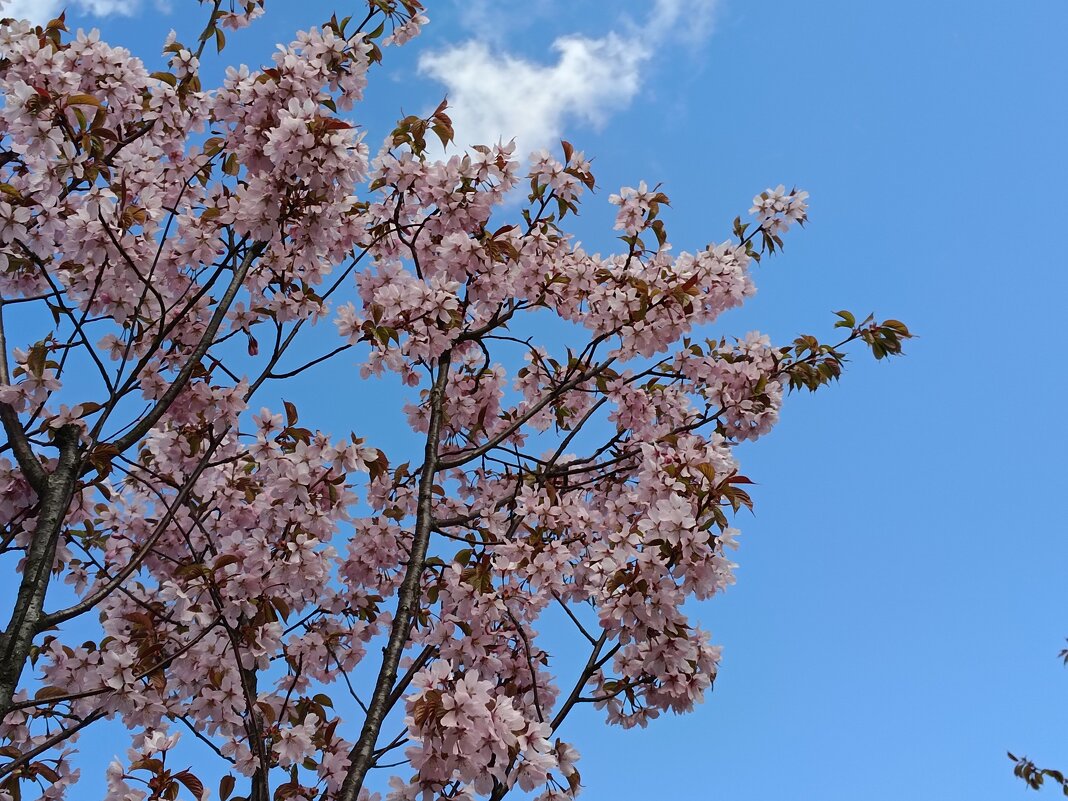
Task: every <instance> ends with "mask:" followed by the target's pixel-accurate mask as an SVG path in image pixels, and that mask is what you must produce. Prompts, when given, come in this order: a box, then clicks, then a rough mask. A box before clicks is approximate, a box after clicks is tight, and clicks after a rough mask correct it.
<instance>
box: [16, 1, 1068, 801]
mask: <svg viewBox="0 0 1068 801" xmlns="http://www.w3.org/2000/svg"><path fill="white" fill-rule="evenodd" d="M48 5H49V3H48V2H45V0H29V2H28V5H27V2H26V0H22V9H23V10H25V9H27V8H28V9H29V10H30V11H31V12H34V11H36V12H40V11H41V10H42V9H43V7H45V6H48ZM353 5H354V6H355V5H356V4H353ZM430 5H431V7H430V15H431V17H432V23H431V25H430V26H428V28H427V29H426V32H425V34H424V36H423V37H421V38H420V39H419V40H416V41H415V42H413V43H412V44H411V45H409V46H408V47H406V48H404V49H403V50H402V51H399V52H393V53H390V54H389V57H388V59H387V63H386V65H385V67H384V68H383V69H382V70H381V72H380V73H379V74H378V75H376V76H375V77H374V78H373V79H372V84H371V90H370V93H369V98H368V102H367V103H366V105H365V106H364V107H363V108H362V109H358V112H357V114H358V119H359V121H360V122H361V123H362V124H364V125H366V126H367V128H368V130H369V136H370V141H371V142H372V143H374V144H377V142H378V141H380V139H381V137H382V136H384V134H385V133H386V132H387V131H388V129H389V127H390V122H391V121H392V120H393V119H396V118H397V117H398V116H400V115H401V113H402V112H403V113H412V112H422V111H424V110H427V109H429V108H430V107H432V106H433V104H436V102H437V101H438V100H439V99H440V98H441V96H442V95H443V94H444V93H445V92H446V90H447V91H448V92H449V94H450V96H451V98H452V99H453V100H454V101H455V102H456V103H457V104H458V108H457V110H456V116H457V119H458V121H460V122H462V123H463V124H462V125H461V126H460V127H459V130H458V134H459V136H460V137H461V138H464V137H465V130H466V131H468V132H472V134H471V135H472V136H484V135H485V133H486V132H487V131H490V132H492V130H493V127H494V126H506V125H509V124H511V125H513V129H512V130H509V129H507V128H504V129H502V130H500V131H498V133H500V134H505V135H507V136H510V135H512V134H515V133H518V134H521V135H522V136H523V137H525V138H524V139H523V143H524V144H526V143H530V144H541V143H542V141H547V142H551V141H554V140H555V139H556V138H558V137H559V136H560V135H563V136H566V138H568V139H569V140H571V141H572V142H574V143H575V144H576V146H577V147H579V148H580V149H582V150H585V151H586V153H587V154H588V155H592V156H595V157H596V160H595V161H594V168H595V170H594V171H595V174H596V175H597V178H598V182H599V185H600V187H601V188H600V190H599V192H598V194H597V195H596V196H594V197H593V198H591V199H589V200H588V201H587V203H586V205H585V207H584V208H585V211H584V216H583V218H581V219H580V221H579V225H578V231H579V233H580V235H581V237H582V239H583V240H585V241H586V242H587V243H588V244H589V245H590V246H591V248H607V247H609V246H610V244H611V237H612V233H613V232H612V231H611V219H612V210H611V208H610V207H609V206H608V204H607V195H608V194H609V193H610V192H612V191H615V190H616V189H617V188H618V186H620V185H623V184H627V185H635V184H636V182H637V181H638V180H641V179H644V180H647V181H649V182H650V183H655V182H657V181H660V182H663V185H664V189H665V191H666V192H667V193H668V194H669V195H670V196H671V199H672V210H671V212H670V214H669V216H668V223H669V230H670V231H671V234H672V240H673V241H674V242H675V243H676V244H677V246H679V247H680V248H693V247H700V246H701V245H702V244H704V243H705V242H707V241H710V240H717V241H718V240H722V239H724V238H726V237H727V235H728V234H729V227H730V220H732V219H733V218H734V216H735V215H736V214H739V213H741V214H744V213H745V211H746V209H748V207H749V205H750V199H751V197H752V196H753V194H754V193H756V192H759V191H760V190H761V189H763V188H764V187H766V186H774V185H776V184H779V183H785V184H787V185H788V186H789V185H791V184H795V185H797V186H799V187H802V188H804V189H806V190H808V191H809V192H810V193H811V195H812V201H811V204H812V205H811V212H810V218H811V222H810V224H809V225H808V226H807V228H806V229H805V230H804V231H797V232H791V234H790V237H789V240H788V241H787V249H786V253H785V255H783V256H781V257H778V258H775V259H772V260H770V261H767V262H765V264H764V265H763V266H761V267H760V268H759V270H758V274H757V280H758V285H759V293H758V295H757V297H756V298H755V299H754V301H753V302H752V303H750V304H749V305H748V306H747V307H746V308H745V309H743V310H740V311H739V312H736V313H731V314H730V315H727V316H725V317H724V318H722V320H721V322H720V323H719V324H717V327H716V333H717V335H718V334H720V333H726V334H742V333H744V332H745V331H748V330H751V329H753V328H760V329H761V330H764V331H766V332H767V333H769V334H771V335H772V337H773V338H775V339H780V340H781V339H788V338H792V337H793V336H794V335H795V334H797V333H802V332H806V333H807V332H812V333H816V334H821V335H822V334H825V333H827V332H829V331H830V330H831V325H832V314H831V312H832V310H835V309H840V308H848V309H852V310H853V311H856V312H858V313H860V314H865V313H867V312H868V311H874V312H876V314H877V315H881V316H889V317H896V318H899V319H902V320H904V321H906V322H907V323H908V324H909V326H910V327H911V328H912V329H913V330H914V331H915V332H916V333H917V334H918V335H919V339H917V340H914V341H913V342H911V343H910V344H909V346H908V356H907V358H905V359H903V360H899V361H896V362H894V363H893V364H886V363H874V362H871V361H870V360H866V359H864V358H860V357H861V354H858V359H857V360H856V361H855V363H853V364H852V365H851V366H850V367H849V368H848V370H847V373H846V376H845V377H844V379H843V381H842V383H841V384H840V385H838V386H836V387H832V388H830V389H829V390H826V391H823V392H820V393H818V394H817V395H816V396H814V397H808V396H805V397H802V396H796V397H793V398H791V399H790V402H789V403H788V404H787V407H786V409H785V411H784V414H783V416H782V422H781V424H780V425H779V427H778V428H777V429H776V431H775V432H773V434H772V435H771V436H769V437H768V438H766V439H763V440H761V441H759V442H757V443H755V444H753V445H747V446H745V447H744V448H743V449H742V450H741V457H742V459H743V464H744V471H745V472H746V474H747V475H749V476H750V477H752V478H753V479H754V480H756V481H757V482H758V484H759V486H757V487H756V489H755V493H754V494H755V498H756V501H757V511H756V515H755V516H754V517H752V518H748V519H742V520H741V521H740V522H741V526H742V529H743V537H742V545H741V549H740V552H739V556H738V559H737V561H738V562H739V563H740V565H741V567H740V569H739V571H738V579H739V580H738V584H737V585H736V586H735V587H734V588H732V589H731V590H730V591H729V592H728V593H727V594H726V595H725V596H722V597H720V598H718V599H716V600H714V601H713V602H711V603H709V604H707V605H705V606H703V607H701V609H700V617H701V618H702V620H703V621H704V623H705V625H706V626H707V627H709V628H710V629H711V630H712V631H713V633H714V637H715V639H716V641H717V642H719V643H721V644H722V645H723V646H724V649H725V650H724V662H723V665H722V669H721V675H720V677H719V679H718V680H717V683H716V689H715V692H714V694H713V695H712V696H711V697H710V699H709V700H708V701H707V702H706V703H705V704H704V705H703V706H702V707H701V708H700V709H699V710H698V711H697V712H696V713H695V714H692V715H690V716H688V717H684V718H666V719H662V720H660V721H657V722H656V723H655V724H654V725H653V726H652V727H650V729H648V730H645V731H637V732H634V731H631V732H621V731H616V730H608V729H605V728H604V727H603V726H601V725H600V723H599V721H598V718H597V717H596V716H595V715H592V714H591V715H588V716H585V717H583V716H579V717H577V718H576V719H575V720H574V723H573V724H572V723H569V724H568V725H569V726H571V728H570V729H569V734H570V739H572V740H573V741H574V742H576V743H577V745H578V746H579V749H580V750H581V751H582V754H583V759H582V762H581V764H580V768H581V771H582V776H583V779H584V784H585V785H586V790H585V793H584V797H585V798H588V799H591V801H600V800H601V799H613V801H620V800H622V799H631V798H633V799H639V798H648V797H664V798H674V797H681V798H699V799H704V798H709V799H717V798H722V799H729V801H765V800H766V799H770V798H783V799H799V800H801V801H807V799H813V800H815V799H819V801H838V799H842V801H845V800H846V799H849V801H853V799H855V798H857V797H862V798H865V799H867V800H868V801H883V799H886V800H887V801H889V800H890V799H893V800H894V801H900V799H902V798H905V799H917V800H923V801H926V800H927V799H929V800H930V801H951V800H952V799H968V801H983V800H984V799H1003V798H1016V797H1020V798H1025V797H1026V796H1027V794H1028V792H1029V791H1027V790H1026V789H1025V788H1024V786H1023V784H1022V783H1020V782H1019V781H1017V780H1015V779H1014V778H1013V777H1012V771H1011V764H1010V763H1009V761H1008V759H1007V758H1006V756H1005V751H1006V750H1007V749H1011V750H1013V751H1014V752H1017V753H1021V752H1022V753H1026V754H1028V755H1030V756H1032V757H1033V758H1035V759H1036V761H1039V762H1040V763H1041V764H1051V765H1052V766H1059V767H1063V768H1068V737H1066V735H1065V731H1064V724H1063V721H1064V718H1065V713H1066V712H1068V670H1066V669H1065V668H1063V667H1062V666H1061V664H1060V662H1059V661H1058V660H1057V658H1056V654H1057V651H1058V650H1059V648H1060V647H1061V645H1062V643H1063V641H1064V637H1065V636H1068V615H1066V614H1065V611H1066V610H1068V582H1066V581H1065V565H1066V564H1068V537H1066V536H1065V535H1066V533H1068V532H1066V523H1065V516H1064V511H1063V505H1064V499H1065V498H1068V491H1066V490H1068V486H1066V483H1068V479H1066V476H1068V472H1066V471H1065V468H1064V459H1065V454H1066V453H1068V422H1066V415H1065V410H1064V398H1065V393H1066V390H1068V379H1066V378H1065V372H1064V371H1063V370H1061V369H1060V365H1059V358H1060V357H1059V356H1058V355H1057V354H1058V353H1059V350H1058V348H1059V346H1058V345H1057V343H1058V342H1059V341H1060V340H1061V338H1062V336H1063V333H1062V330H1063V329H1062V323H1063V321H1064V320H1065V319H1068V317H1066V315H1065V313H1064V308H1065V297H1066V295H1068V271H1066V268H1068V257H1066V256H1065V251H1064V246H1063V244H1062V237H1063V235H1064V233H1065V231H1066V230H1068V229H1066V227H1065V223H1064V219H1065V215H1066V213H1068V191H1066V187H1068V158H1066V157H1065V154H1064V151H1063V147H1064V140H1065V132H1066V129H1068V110H1066V104H1065V100H1064V98H1065V96H1066V89H1068V47H1066V45H1065V32H1066V31H1068V5H1066V4H1065V3H1064V2H1063V0H1028V2H1019V3H1006V2H993V1H992V0H985V1H984V0H971V2H963V1H958V0H943V2H938V3H933V2H929V1H928V2H919V0H898V2H895V3H871V2H856V0H848V1H847V0H839V1H837V2H832V1H831V0H809V2H805V3H797V2H791V1H789V0H767V2H763V3H759V4H754V3H745V2H742V0H717V1H716V2H708V1H707V0H706V1H705V2H696V0H687V1H686V2H668V1H667V0H662V2H659V3H655V4H654V3H649V2H635V1H634V0H627V1H626V2H618V3H612V4H609V3H602V2H595V0H570V2H564V0H529V1H528V2H524V3H490V2H461V1H460V0H439V2H437V3H432V4H430ZM191 6H192V3H191V2H190V0H175V2H174V3H173V4H172V7H171V8H170V10H169V11H167V10H164V9H165V7H164V6H159V5H153V4H152V3H150V2H147V1H146V2H143V3H141V4H140V6H139V7H137V8H133V7H132V6H131V4H130V3H129V2H118V0H93V2H86V3H83V4H82V5H81V6H76V7H75V8H73V9H72V12H71V15H70V18H71V20H72V22H73V23H74V25H78V24H81V25H85V26H87V27H88V26H90V25H99V26H100V27H101V29H102V31H103V33H104V36H105V37H106V38H109V39H110V40H113V41H116V42H123V43H126V44H128V46H130V47H131V48H132V49H133V50H135V52H138V53H140V54H142V55H144V56H145V57H146V59H152V58H154V57H155V56H156V55H157V53H158V49H159V48H158V43H160V42H162V39H163V37H164V35H165V34H166V32H167V30H168V29H169V28H171V27H177V28H178V29H179V31H180V35H181V36H184V37H185V38H187V39H189V40H192V39H193V38H194V37H195V28H196V22H197V19H196V18H195V17H194V16H193V15H192V14H189V13H187V12H188V8H189V7H191ZM87 9H96V10H97V11H116V10H118V11H127V12H133V13H132V14H131V15H129V16H123V15H121V14H119V15H116V14H111V15H108V16H106V17H93V16H91V15H89V14H87V13H86V11H87ZM331 10H332V5H331V4H330V3H329V2H321V0H304V1H303V2H300V3H290V2H281V1H280V0H274V2H270V0H269V2H268V14H267V16H266V17H265V18H264V19H263V20H262V21H260V22H258V23H257V24H256V25H255V26H253V27H252V28H251V29H249V30H248V31H246V32H245V33H244V34H242V35H240V36H233V37H231V41H232V43H233V44H232V47H231V48H228V50H227V51H226V52H225V53H224V54H223V55H224V57H225V58H226V59H227V62H229V61H232V60H235V59H236V60H243V61H247V62H249V63H252V64H259V63H261V62H263V61H266V59H267V58H268V57H269V53H270V51H271V48H272V45H273V43H274V42H275V41H280V40H286V41H288V39H289V38H290V36H291V34H292V32H293V31H294V30H296V29H298V28H301V27H307V26H309V25H312V24H317V23H319V22H321V21H322V20H324V19H326V18H327V17H328V16H329V13H330V11H331ZM338 10H339V11H344V8H343V7H342V8H339V9H338ZM180 11H181V12H182V13H180ZM72 27H73V25H72ZM196 30H199V29H196ZM561 37H564V40H565V41H567V42H569V43H570V44H569V45H567V46H564V47H562V46H561V45H560V44H559V42H560V40H561ZM471 42H475V44H474V45H472V44H470V43H471ZM554 42H556V43H557V44H556V45H555V46H554ZM564 53H571V61H568V60H567V58H566V57H565V56H564V55H563V54H564ZM460 56H463V57H464V58H466V60H467V62H468V64H471V62H472V60H476V66H477V67H478V69H477V70H473V71H472V72H473V73H474V74H476V75H480V76H483V77H485V76H492V75H503V76H504V77H503V78H502V79H501V80H499V81H498V82H497V84H496V86H497V89H499V91H496V92H495V93H493V92H490V93H487V92H486V91H485V90H483V91H482V93H481V94H479V92H478V91H476V90H475V89H474V88H473V87H472V86H471V85H469V84H467V83H464V81H463V76H462V75H461V74H460V72H458V71H457V65H458V64H461V58H460ZM222 63H223V62H221V61H216V60H211V59H209V70H217V69H218V68H219V66H220V65H221V64H222ZM575 65H579V66H581V69H577V68H575ZM442 78H445V79H446V81H445V83H447V84H448V85H447V86H446V85H445V84H444V83H442V81H441V79H442ZM517 87H525V91H527V92H528V93H529V94H527V95H523V92H520V91H518V88H517ZM465 103H466V104H467V105H466V106H465V105H464V104H465ZM532 108H534V109H537V110H539V111H540V113H539V114H537V115H533V116H532V115H530V114H529V113H525V112H529V111H530V109H532ZM591 109H592V111H591ZM320 379H321V377H320ZM313 386H314V385H313V384H312V383H309V384H306V385H305V386H304V389H303V391H302V397H299V398H294V399H296V400H298V401H299V402H300V404H301V409H302V419H303V420H307V421H309V422H311V421H315V422H316V423H318V424H320V425H323V426H324V427H327V428H330V427H331V426H332V425H333V426H336V427H337V429H338V430H339V431H340V430H342V429H343V430H345V431H347V430H348V429H349V428H350V427H351V426H350V424H349V423H348V422H347V420H348V419H350V418H351V417H353V416H354V415H358V416H359V419H362V420H371V419H374V420H375V425H376V427H378V428H379V429H380V432H381V436H383V437H386V438H393V437H395V436H399V432H400V431H401V425H402V424H403V417H402V416H401V415H400V413H399V411H398V412H396V415H395V416H396V419H393V418H392V417H391V413H387V412H385V411H382V406H381V405H379V406H377V407H375V406H373V405H372V401H371V400H368V399H367V396H366V393H365V394H364V396H363V397H361V396H360V395H359V392H360V387H359V384H358V382H355V381H353V382H352V384H351V388H352V393H353V394H352V395H351V397H350V396H349V395H347V394H346V396H345V397H346V399H347V400H346V402H345V403H344V404H341V405H339V404H338V402H337V395H333V396H330V395H327V394H325V393H322V392H314V391H312V389H313ZM290 396H291V397H292V392H290ZM374 400H375V401H378V402H380V401H381V397H380V396H379V397H377V398H375V399H374ZM369 412H370V413H375V414H376V415H377V416H375V417H371V416H370V415H369ZM360 433H368V434H370V433H371V432H360ZM1046 792H1047V795H1050V796H1052V795H1055V790H1054V789H1049V790H1047V791H1046ZM73 797H76V798H81V796H79V795H78V794H77V793H75V795H74V796H73Z"/></svg>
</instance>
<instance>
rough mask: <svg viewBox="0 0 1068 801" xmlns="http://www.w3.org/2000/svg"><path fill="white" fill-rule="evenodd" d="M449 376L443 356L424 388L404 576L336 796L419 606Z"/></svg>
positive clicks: (386, 702)
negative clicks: (426, 416)
mask: <svg viewBox="0 0 1068 801" xmlns="http://www.w3.org/2000/svg"><path fill="white" fill-rule="evenodd" d="M448 380H449V355H448V354H447V353H446V354H445V355H444V356H442V357H441V359H440V360H439V362H438V374H437V378H436V379H435V381H434V386H433V387H432V388H431V390H430V399H429V403H430V421H429V424H428V427H427V434H426V449H425V454H424V456H425V458H424V460H423V469H422V472H421V473H420V476H419V500H418V506H417V510H416V521H415V535H414V536H413V538H412V551H411V555H410V556H409V557H408V565H407V567H406V568H405V573H404V580H403V582H402V583H401V587H400V592H399V594H398V597H397V613H396V616H395V617H394V618H393V627H392V628H391V629H390V632H389V641H388V642H387V643H386V647H385V648H384V649H383V654H382V667H381V668H380V669H379V672H378V680H377V681H376V682H375V690H374V694H373V695H372V696H371V704H370V706H369V708H368V710H367V717H366V718H365V719H364V724H363V730H362V731H361V732H360V739H359V740H358V741H357V743H356V745H355V746H353V748H352V751H351V752H349V771H348V774H347V775H346V776H345V781H344V783H343V784H342V785H341V791H340V793H339V794H338V801H356V797H357V796H358V795H359V793H360V788H362V787H363V781H364V778H365V777H366V776H367V771H369V770H370V769H371V767H372V765H373V764H374V751H375V745H376V743H377V742H378V735H379V733H380V732H381V730H382V723H383V722H384V721H385V719H386V715H387V714H388V712H389V710H390V707H391V704H390V700H391V699H392V698H393V694H394V688H393V686H394V684H395V683H396V681H397V666H398V665H399V664H400V659H401V654H402V653H404V648H405V646H406V645H407V644H408V638H409V635H410V633H411V626H412V620H413V619H414V617H415V612H416V609H417V608H418V606H419V588H420V585H419V582H420V579H421V577H422V575H423V568H424V566H425V564H426V552H427V547H428V546H429V544H430V529H431V524H432V523H433V516H432V514H431V512H432V511H433V504H432V501H433V490H434V475H435V474H436V473H437V471H438V440H439V439H440V436H441V422H442V411H441V409H442V405H443V402H444V399H445V384H446V382H447V381H448Z"/></svg>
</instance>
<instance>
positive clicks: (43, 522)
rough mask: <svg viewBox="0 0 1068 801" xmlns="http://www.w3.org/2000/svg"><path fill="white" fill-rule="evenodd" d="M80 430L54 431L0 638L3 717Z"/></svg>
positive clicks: (39, 606) (25, 651) (33, 621)
mask: <svg viewBox="0 0 1068 801" xmlns="http://www.w3.org/2000/svg"><path fill="white" fill-rule="evenodd" d="M79 433H80V432H79V430H78V427H77V426H75V425H65V426H63V427H61V428H60V429H58V430H57V431H56V435H55V437H56V444H57V446H58V447H59V463H58V464H57V465H56V469H55V472H53V473H52V474H51V475H50V476H48V478H47V480H46V481H45V482H44V492H43V493H42V494H41V496H40V500H39V511H38V514H37V526H36V529H35V530H34V532H33V539H32V540H31V541H30V545H29V548H28V549H27V551H26V561H25V565H24V567H23V570H22V581H21V583H20V585H19V590H18V596H17V597H16V599H15V609H14V611H13V612H12V614H11V620H10V621H9V622H8V624H7V628H6V629H4V633H3V636H2V642H0V720H2V719H3V718H4V717H5V716H6V715H7V713H8V711H9V710H10V708H11V697H12V696H13V695H14V693H15V688H16V687H17V686H18V683H19V678H20V677H21V676H22V669H23V667H24V666H25V664H26V660H27V658H28V657H29V655H30V647H31V646H32V645H33V638H34V635H36V634H37V632H38V631H39V626H40V622H41V618H42V616H43V614H44V600H45V593H46V592H47V591H48V580H49V577H50V576H51V573H52V563H53V562H54V561H55V558H56V546H57V545H58V544H59V539H60V533H61V532H62V530H63V520H64V518H65V517H66V514H67V509H68V508H69V506H70V501H71V498H72V497H73V496H74V488H75V485H76V483H77V479H78V466H79V464H78V462H79V459H78V437H79Z"/></svg>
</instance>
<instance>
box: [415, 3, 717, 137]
mask: <svg viewBox="0 0 1068 801" xmlns="http://www.w3.org/2000/svg"><path fill="white" fill-rule="evenodd" d="M715 3H716V0H655V2H654V3H653V7H652V9H651V12H650V14H649V16H648V17H647V18H646V19H644V20H642V21H638V22H636V21H633V20H621V21H620V23H619V24H618V26H617V27H618V28H619V30H618V31H613V32H609V33H607V34H605V35H604V36H600V37H596V38H591V37H587V36H578V35H571V36H563V37H560V38H558V39H557V40H556V41H554V42H553V44H552V50H553V51H554V52H555V53H556V61H555V63H551V64H538V63H535V62H533V61H529V60H527V59H524V58H520V57H517V56H513V55H509V54H508V53H506V52H503V51H501V50H500V49H493V48H491V47H490V46H489V45H487V44H485V43H484V42H483V41H475V40H471V41H467V42H464V43H462V44H457V45H453V46H452V47H449V48H446V49H445V50H442V51H439V52H436V53H428V54H425V55H423V56H422V58H420V60H419V68H420V71H422V72H423V73H425V74H427V75H429V76H431V77H433V78H435V79H437V80H438V81H440V82H441V83H443V84H445V86H446V88H447V90H448V97H449V107H450V108H449V114H450V116H451V117H452V119H453V123H454V126H455V128H456V141H457V143H459V144H460V145H461V146H467V145H471V144H491V143H494V142H496V141H497V140H498V139H504V140H506V141H507V140H508V139H511V138H512V137H513V136H514V137H515V138H516V140H517V143H518V150H519V152H520V153H528V152H530V151H533V150H538V149H540V148H543V147H551V146H552V145H554V144H555V142H556V140H558V139H559V138H560V137H561V135H562V134H563V133H564V131H565V130H566V129H567V127H568V126H569V125H571V124H575V123H577V124H580V125H582V124H585V125H592V126H594V127H599V126H601V125H603V124H604V122H605V121H606V120H607V118H608V116H609V115H610V114H611V113H612V112H614V111H618V110H620V109H622V108H625V107H626V106H627V105H628V104H629V103H630V102H631V101H632V100H633V99H634V97H635V95H636V94H637V93H638V91H639V89H640V88H641V85H642V79H643V77H644V72H645V68H646V65H647V63H648V62H649V61H650V59H652V57H653V56H654V54H655V53H656V51H657V49H658V48H661V47H664V46H668V45H670V44H672V43H673V42H675V41H682V42H687V43H690V44H693V43H694V42H696V41H698V40H699V39H702V38H704V37H705V36H707V35H708V33H709V32H710V31H711V23H712V12H713V10H714V6H715ZM495 27H496V26H495Z"/></svg>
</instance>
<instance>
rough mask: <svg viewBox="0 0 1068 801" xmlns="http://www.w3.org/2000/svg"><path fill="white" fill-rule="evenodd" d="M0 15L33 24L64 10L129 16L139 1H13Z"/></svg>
mask: <svg viewBox="0 0 1068 801" xmlns="http://www.w3.org/2000/svg"><path fill="white" fill-rule="evenodd" d="M0 5H2V6H3V10H2V11H0V13H2V14H3V16H5V17H15V18H16V19H28V20H30V21H32V22H47V21H48V20H50V19H52V18H53V17H55V16H56V15H57V14H59V13H60V12H61V11H62V10H63V9H64V8H69V9H71V10H72V11H78V12H81V13H83V14H91V15H93V16H95V17H106V16H108V15H110V14H120V15H123V16H129V15H130V14H133V13H135V12H136V11H137V7H138V6H139V5H140V2H139V0H73V2H70V0H11V2H7V3H3V2H0Z"/></svg>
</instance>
